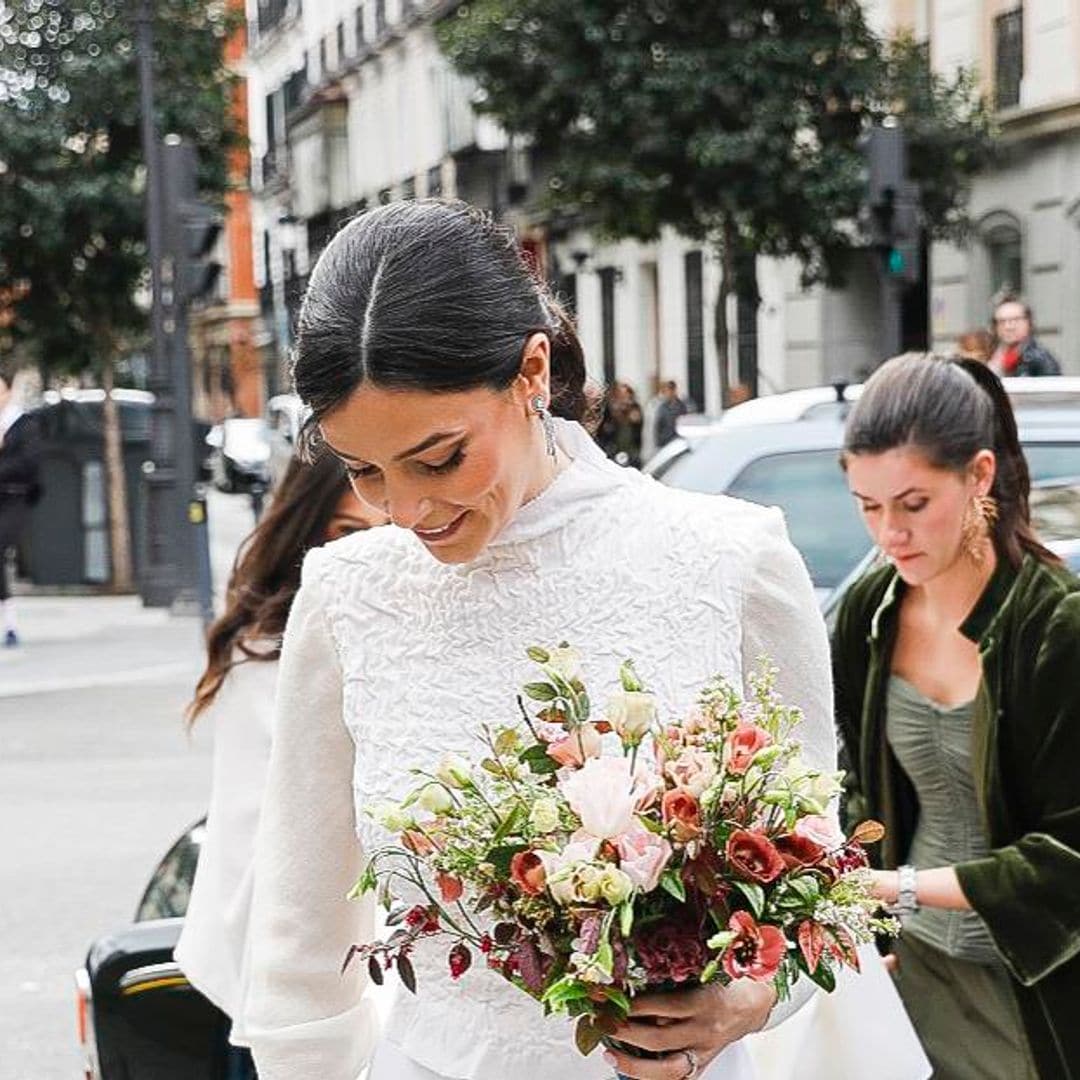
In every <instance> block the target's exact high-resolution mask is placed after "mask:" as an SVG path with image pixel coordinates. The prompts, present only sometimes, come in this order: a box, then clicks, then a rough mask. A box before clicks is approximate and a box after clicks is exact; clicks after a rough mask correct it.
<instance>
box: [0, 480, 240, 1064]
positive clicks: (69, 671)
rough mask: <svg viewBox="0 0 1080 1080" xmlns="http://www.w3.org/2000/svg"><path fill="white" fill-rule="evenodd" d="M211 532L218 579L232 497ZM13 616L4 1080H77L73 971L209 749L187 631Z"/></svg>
mask: <svg viewBox="0 0 1080 1080" xmlns="http://www.w3.org/2000/svg"><path fill="white" fill-rule="evenodd" d="M211 519H212V521H213V522H214V531H213V534H212V544H213V549H214V557H215V558H214V561H215V563H216V567H215V569H216V570H217V571H218V572H219V578H220V577H221V576H223V573H224V569H225V566H226V565H227V564H228V562H229V561H231V557H232V553H233V552H234V551H235V548H236V544H237V542H238V541H239V538H240V537H241V536H242V535H243V533H244V532H245V531H246V530H247V529H248V528H249V527H250V523H251V519H250V514H249V510H248V507H247V504H246V503H245V502H244V501H243V500H240V499H238V498H237V499H228V498H225V497H215V499H214V502H213V504H212V506H211ZM20 612H21V623H22V629H23V637H24V641H25V645H24V647H23V648H20V649H18V650H12V651H10V652H9V651H6V650H0V838H2V839H0V1080H74V1078H75V1077H77V1076H81V1073H80V1072H78V1067H79V1061H78V1057H77V1054H76V1050H75V1032H74V1009H73V1002H74V993H73V983H72V976H73V972H74V969H75V968H76V966H78V964H79V963H80V962H81V961H82V959H83V957H84V955H85V952H86V948H87V946H88V945H89V943H90V941H91V940H93V939H94V938H95V937H96V936H98V935H99V934H101V933H103V932H106V931H108V930H110V929H112V928H114V927H117V926H121V925H123V924H124V923H126V922H127V921H129V920H130V918H131V915H132V913H133V911H134V909H135V905H136V903H137V902H138V899H139V897H140V895H141V892H142V889H143V886H144V885H145V883H146V879H147V877H148V875H149V873H150V871H151V870H152V869H153V867H154V865H155V864H156V862H157V860H158V859H159V857H160V856H161V855H162V854H164V852H165V850H166V848H167V847H168V845H169V844H170V843H171V842H172V840H173V838H174V837H175V836H176V835H177V834H179V833H180V832H182V831H183V830H184V829H185V828H186V827H187V826H188V825H189V824H190V823H191V822H192V821H194V820H195V819H196V818H198V817H199V816H200V815H201V814H202V813H203V812H204V810H205V806H206V799H207V795H208V791H209V751H210V741H211V735H212V733H211V732H210V731H209V730H207V729H205V728H197V729H196V730H195V732H194V734H193V735H192V736H190V737H189V735H188V734H187V733H186V732H185V730H184V727H183V724H182V720H181V714H182V709H183V705H184V703H185V701H186V700H187V698H188V696H189V694H190V692H191V688H192V685H193V680H194V677H195V675H196V674H197V672H198V670H199V662H200V659H201V644H200V631H199V626H198V624H197V621H196V620H195V619H192V618H173V617H170V616H169V615H168V613H166V612H162V611H146V610H144V609H142V607H141V606H140V605H139V603H138V601H137V600H136V599H134V598H131V597H104V598H98V597H67V598H65V597H40V598H38V597H28V598H24V599H23V600H22V602H21V604H20Z"/></svg>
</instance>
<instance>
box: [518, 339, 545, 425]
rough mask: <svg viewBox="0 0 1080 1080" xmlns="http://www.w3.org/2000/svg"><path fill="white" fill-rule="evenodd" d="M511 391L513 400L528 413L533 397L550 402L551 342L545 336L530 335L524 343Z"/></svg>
mask: <svg viewBox="0 0 1080 1080" xmlns="http://www.w3.org/2000/svg"><path fill="white" fill-rule="evenodd" d="M513 390H514V395H515V398H518V399H519V400H520V401H521V403H522V404H523V405H524V406H525V408H526V409H528V410H530V411H531V404H530V403H531V402H532V400H533V399H534V398H535V397H537V396H540V397H542V398H543V399H544V403H545V404H547V403H548V402H549V401H550V400H551V342H550V341H549V340H548V336H547V334H541V333H537V334H532V335H530V337H529V339H528V340H527V341H526V342H525V347H524V348H523V349H522V350H521V368H520V370H519V371H518V374H517V377H516V378H515V379H514V383H513Z"/></svg>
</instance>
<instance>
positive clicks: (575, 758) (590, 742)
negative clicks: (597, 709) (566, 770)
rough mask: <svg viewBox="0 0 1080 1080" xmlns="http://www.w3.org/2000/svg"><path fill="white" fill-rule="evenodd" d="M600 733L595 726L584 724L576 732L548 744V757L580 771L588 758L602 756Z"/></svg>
mask: <svg viewBox="0 0 1080 1080" xmlns="http://www.w3.org/2000/svg"><path fill="white" fill-rule="evenodd" d="M600 750H601V741H600V732H598V731H597V730H596V725H595V724H582V725H581V727H580V728H578V729H577V730H576V731H571V732H569V733H568V734H565V735H563V736H562V738H559V739H556V740H554V741H553V742H550V743H548V748H547V752H548V755H549V756H550V757H552V758H554V759H555V760H556V761H557V762H558V763H559V764H560V765H569V766H571V767H572V768H575V769H580V768H581V766H582V765H584V764H585V762H586V760H587V759H588V758H598V757H599V756H600Z"/></svg>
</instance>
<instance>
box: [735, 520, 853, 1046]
mask: <svg viewBox="0 0 1080 1080" xmlns="http://www.w3.org/2000/svg"><path fill="white" fill-rule="evenodd" d="M772 513H773V514H775V519H774V520H773V521H772V522H770V525H771V528H770V529H769V530H768V531H767V532H766V533H765V534H764V535H763V536H762V539H761V543H760V546H759V547H758V550H757V554H756V558H755V562H754V567H753V571H752V573H751V575H750V578H749V581H748V582H747V585H746V588H745V590H744V593H743V642H742V653H743V671H744V672H750V671H752V670H754V668H755V667H756V666H757V663H758V660H759V659H760V658H761V657H763V656H764V657H767V658H768V659H769V661H770V662H771V663H772V664H774V665H775V666H776V667H777V668H778V669H779V674H778V676H777V681H776V688H777V691H778V693H779V694H780V696H781V698H782V700H783V701H784V702H785V703H787V704H789V705H798V706H799V707H800V708H801V709H802V710H803V713H804V717H805V718H804V720H803V723H802V725H801V727H800V728H799V729H798V731H797V735H798V738H799V740H800V742H801V743H802V744H803V758H804V760H805V761H806V763H807V765H809V766H811V767H812V768H817V769H821V770H822V771H825V772H834V771H835V770H836V767H837V766H836V727H835V724H834V722H833V695H832V665H831V663H830V660H829V639H828V635H827V633H826V631H825V622H824V620H823V619H822V617H821V614H820V609H819V607H818V602H817V598H816V596H815V594H814V587H813V585H812V583H811V581H810V575H809V574H808V573H807V570H806V565H805V564H804V563H803V561H802V558H801V557H800V555H799V553H798V552H797V551H796V550H795V548H794V546H793V545H792V543H791V541H790V540H788V537H787V530H786V529H785V527H784V525H783V519H782V518H781V516H780V512H779V511H773V512H772ZM815 990H816V986H815V985H814V983H812V982H811V981H810V980H809V979H805V978H803V979H799V981H798V982H797V983H796V984H795V986H794V988H793V989H792V994H791V997H790V998H789V999H788V1000H787V1001H783V1002H781V1003H780V1004H778V1005H777V1006H776V1008H775V1009H773V1011H772V1015H771V1016H770V1017H769V1022H768V1024H767V1025H766V1026H767V1027H769V1028H771V1027H775V1026H776V1025H778V1024H781V1023H783V1022H784V1021H785V1020H786V1019H787V1018H788V1017H790V1016H791V1015H792V1014H793V1013H795V1012H797V1011H798V1010H799V1009H801V1008H802V1007H803V1005H805V1004H806V1002H807V1001H809V1000H810V998H811V997H812V996H813V994H814V991H815Z"/></svg>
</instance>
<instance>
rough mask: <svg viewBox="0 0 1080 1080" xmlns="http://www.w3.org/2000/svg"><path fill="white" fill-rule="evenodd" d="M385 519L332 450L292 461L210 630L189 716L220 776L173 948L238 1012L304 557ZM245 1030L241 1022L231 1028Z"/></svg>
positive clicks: (241, 1062)
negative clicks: (208, 729)
mask: <svg viewBox="0 0 1080 1080" xmlns="http://www.w3.org/2000/svg"><path fill="white" fill-rule="evenodd" d="M384 520H385V519H384V518H383V517H382V516H381V515H380V514H378V513H377V512H375V511H372V510H371V509H370V508H368V507H365V506H364V505H363V504H362V503H360V502H359V501H358V500H357V498H356V496H355V495H354V494H353V491H352V488H351V487H350V485H349V482H348V479H347V477H346V475H345V471H344V469H342V467H341V466H340V464H338V463H337V462H336V461H334V460H333V459H330V458H327V459H326V460H324V461H321V462H319V463H318V464H316V465H305V464H303V463H301V462H300V461H293V462H291V463H290V465H289V468H288V469H287V470H286V472H285V475H284V477H283V478H282V481H281V483H280V485H279V487H278V489H277V491H276V493H275V496H274V500H273V503H272V504H271V506H270V509H269V510H268V511H267V513H266V514H265V515H264V517H263V518H262V520H261V521H260V523H259V525H258V527H257V528H256V529H255V530H254V531H253V532H252V534H251V535H250V536H249V537H248V538H247V540H246V541H245V542H244V546H243V547H242V549H241V551H240V554H239V556H238V557H237V560H236V565H235V566H234V567H233V572H232V576H231V578H230V580H229V588H228V593H227V597H226V604H225V612H224V614H223V615H222V616H221V618H220V619H218V620H217V622H215V623H214V625H213V626H212V627H211V628H210V632H209V634H208V637H207V664H206V670H205V671H204V672H203V675H202V677H201V678H200V679H199V683H198V686H197V687H196V690H195V698H194V700H193V701H192V703H191V705H190V706H189V709H188V716H189V720H190V721H191V722H192V723H194V722H195V721H196V720H202V721H203V722H206V723H210V724H212V725H213V731H214V764H213V770H214V771H213V782H212V786H211V792H210V807H209V811H208V814H207V825H206V833H205V838H204V840H203V844H202V848H201V851H200V856H199V865H198V870H197V872H196V875H195V883H194V886H193V888H192V894H191V899H190V902H189V904H188V910H187V915H186V917H185V920H184V930H183V933H182V934H181V937H180V941H179V942H178V944H177V948H176V960H177V963H178V964H179V965H180V967H181V969H182V970H183V971H184V974H185V975H186V976H187V977H188V979H189V981H190V982H191V983H192V985H193V986H195V987H196V988H197V989H198V990H199V991H200V992H201V993H202V994H203V995H204V996H205V997H207V998H209V999H210V1001H212V1002H213V1003H214V1004H215V1005H217V1006H218V1008H220V1009H221V1010H222V1011H223V1012H224V1013H225V1014H226V1015H227V1016H229V1017H236V1016H237V1014H238V1013H239V1005H240V1003H239V997H240V989H239V988H240V984H241V970H242V967H243V963H244V954H245V952H246V949H247V928H248V916H249V913H250V906H251V889H252V878H253V869H254V861H255V833H256V829H257V826H258V822H259V812H260V807H261V804H262V794H263V785H264V784H265V781H266V767H267V763H268V762H269V760H270V746H271V742H272V726H271V724H272V720H273V715H274V696H275V691H276V688H277V675H278V658H279V657H280V655H281V635H282V633H283V632H284V630H285V621H286V619H287V618H288V615H289V609H290V608H291V606H292V602H293V598H294V597H295V596H296V591H297V589H298V588H299V587H300V565H301V563H302V562H303V558H304V555H305V554H306V553H307V551H308V550H309V549H311V548H313V547H317V546H318V545H320V544H323V543H325V542H326V541H329V540H336V539H340V538H341V537H343V536H347V535H348V534H349V533H352V532H356V531H357V530H359V529H365V528H368V527H369V526H371V525H375V524H382V523H383V521H384ZM240 1037H241V1032H240V1030H239V1028H238V1027H237V1026H236V1025H235V1024H234V1025H233V1038H240ZM232 1056H233V1059H234V1060H233V1061H232V1062H230V1067H231V1068H232V1073H231V1074H230V1080H231V1078H232V1077H233V1076H235V1077H237V1078H240V1077H245V1076H248V1075H252V1072H251V1066H250V1058H249V1055H248V1054H247V1052H246V1051H242V1052H238V1053H234V1054H233V1055H232Z"/></svg>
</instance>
